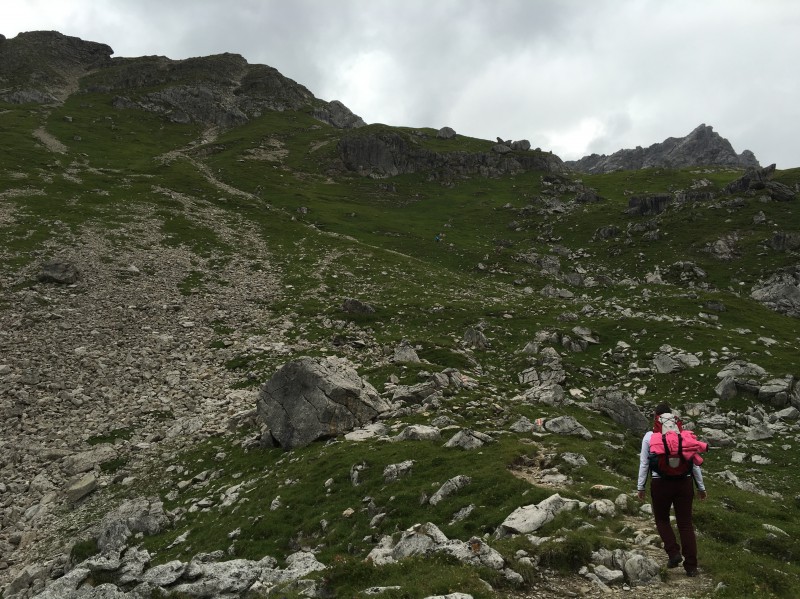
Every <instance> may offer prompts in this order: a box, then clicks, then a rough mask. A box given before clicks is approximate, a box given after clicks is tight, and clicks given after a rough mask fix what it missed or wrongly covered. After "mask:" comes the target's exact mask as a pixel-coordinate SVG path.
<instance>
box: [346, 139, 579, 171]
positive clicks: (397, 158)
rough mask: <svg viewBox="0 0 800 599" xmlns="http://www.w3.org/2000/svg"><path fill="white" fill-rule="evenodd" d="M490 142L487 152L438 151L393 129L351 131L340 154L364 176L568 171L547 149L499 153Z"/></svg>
mask: <svg viewBox="0 0 800 599" xmlns="http://www.w3.org/2000/svg"><path fill="white" fill-rule="evenodd" d="M492 147H493V146H490V145H487V148H486V150H487V151H486V152H478V153H468V152H449V153H439V152H434V151H432V150H428V149H426V148H424V147H422V146H421V145H420V144H419V143H418V142H417V141H416V140H414V139H412V138H411V137H410V136H405V135H401V134H399V133H394V132H383V133H371V134H367V135H351V136H348V137H344V138H343V139H342V140H341V141H340V142H339V154H340V157H341V159H342V162H343V163H344V166H345V168H347V169H348V170H350V171H355V172H357V173H358V174H360V175H363V176H372V177H392V176H395V175H402V174H410V173H418V172H431V173H435V174H436V175H437V176H438V177H440V178H443V179H448V178H451V177H458V176H465V175H475V174H478V175H482V176H485V177H497V176H500V175H513V174H516V173H522V172H527V171H547V172H551V173H561V172H564V171H565V168H564V163H563V162H562V161H561V159H560V158H559V157H558V156H556V155H554V154H550V153H548V152H541V151H539V152H535V151H534V152H528V151H523V150H520V151H513V150H511V148H510V147H509V146H503V147H504V148H507V149H508V152H505V153H497V152H494V151H491V150H492Z"/></svg>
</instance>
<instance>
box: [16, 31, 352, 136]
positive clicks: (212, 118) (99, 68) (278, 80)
mask: <svg viewBox="0 0 800 599" xmlns="http://www.w3.org/2000/svg"><path fill="white" fill-rule="evenodd" d="M113 52H114V51H113V50H112V49H111V48H110V47H109V46H107V45H105V44H98V43H95V42H87V41H84V40H81V39H79V38H77V37H69V36H66V35H63V34H61V33H58V32H56V31H33V32H28V33H21V34H19V35H18V36H17V37H15V38H12V39H10V40H6V41H5V42H2V44H0V100H3V101H6V102H12V103H26V102H33V103H57V102H63V101H64V100H65V99H66V98H67V97H68V96H69V95H70V94H72V93H75V92H77V91H78V89H79V88H80V89H81V91H83V92H95V93H104V94H115V97H114V100H113V105H114V106H115V107H116V108H138V109H141V110H147V111H149V112H155V113H157V114H162V115H164V116H166V117H167V118H169V119H170V120H171V121H174V122H179V123H188V122H197V123H202V124H206V125H216V126H220V127H223V128H226V127H233V126H236V125H241V124H244V123H246V122H247V121H248V120H250V119H252V118H255V117H258V116H260V115H261V114H262V112H263V111H269V110H277V111H283V110H306V109H307V110H309V111H310V112H311V113H312V115H313V116H314V117H315V118H317V119H319V120H321V121H324V122H326V123H328V124H330V125H333V126H334V127H338V128H353V127H361V126H363V125H364V124H365V123H364V121H363V120H362V119H361V118H360V117H358V116H357V115H354V114H353V113H352V112H351V111H350V110H349V109H348V108H347V107H346V106H344V105H343V104H342V103H341V102H338V101H334V102H330V103H329V102H324V101H323V100H319V99H317V98H315V97H314V95H313V94H312V93H311V92H310V91H309V90H308V89H306V88H305V87H303V86H302V85H300V84H299V83H297V82H295V81H292V80H291V79H289V78H288V77H284V76H283V75H282V74H281V73H279V72H278V71H277V69H274V68H272V67H269V66H266V65H261V64H249V63H248V62H247V61H246V60H245V59H244V58H243V57H242V56H240V55H238V54H229V53H225V54H218V55H214V56H204V57H198V58H188V59H186V60H171V59H169V58H167V57H165V56H143V57H138V58H111V55H112V54H113ZM154 88H156V89H155V90H154Z"/></svg>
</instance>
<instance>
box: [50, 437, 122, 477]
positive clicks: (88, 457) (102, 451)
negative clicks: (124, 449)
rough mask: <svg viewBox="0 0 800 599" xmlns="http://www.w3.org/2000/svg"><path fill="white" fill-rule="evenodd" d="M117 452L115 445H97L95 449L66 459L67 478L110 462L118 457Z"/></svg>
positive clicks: (64, 465)
mask: <svg viewBox="0 0 800 599" xmlns="http://www.w3.org/2000/svg"><path fill="white" fill-rule="evenodd" d="M117 455H118V454H117V450H116V449H115V448H114V446H113V445H110V444H107V443H103V444H100V445H96V446H95V447H94V449H90V450H89V451H82V452H80V453H76V454H72V455H69V456H67V457H65V458H64V460H63V462H62V468H63V469H64V473H65V474H66V475H67V476H74V475H76V474H80V473H82V472H88V471H89V470H92V469H94V468H95V467H97V466H99V465H100V464H102V463H104V462H108V461H110V460H113V459H115V458H116V457H117Z"/></svg>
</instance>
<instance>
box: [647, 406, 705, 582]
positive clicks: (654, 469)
mask: <svg viewBox="0 0 800 599" xmlns="http://www.w3.org/2000/svg"><path fill="white" fill-rule="evenodd" d="M654 416H655V418H654V421H655V425H654V430H653V431H648V432H646V433H645V434H644V438H643V439H642V451H641V453H640V455H639V480H638V484H637V486H636V489H637V495H638V497H639V501H644V498H645V484H646V483H647V475H648V474H651V483H650V497H651V499H652V506H653V517H654V518H655V522H656V529H657V530H658V534H659V536H660V537H661V540H662V541H663V542H664V550H665V551H666V552H667V557H668V561H667V567H668V568H676V567H678V566H679V565H680V564H681V562H683V568H684V569H685V570H686V575H687V576H697V540H696V538H695V534H694V524H693V523H692V502H693V501H694V486H693V484H696V485H697V491H698V495H699V497H700V500H701V501H704V500H705V499H706V497H707V496H708V494H707V493H706V488H705V485H704V484H703V473H702V471H701V470H700V466H699V465H698V463H695V461H694V459H693V458H694V455H693V454H692V453H691V450H690V449H687V445H691V444H690V443H689V444H684V445H683V447H681V445H679V446H678V447H679V451H678V452H677V453H678V457H677V458H676V457H673V458H672V461H674V462H675V464H677V462H678V461H680V460H682V463H681V466H680V467H676V468H675V469H674V470H673V469H670V470H669V474H666V471H667V467H666V466H665V467H664V468H663V469H660V468H659V467H658V465H657V464H658V456H655V455H654V454H653V453H652V448H651V440H652V441H653V443H652V444H653V445H656V441H658V444H659V445H660V446H661V447H664V446H667V445H668V443H667V438H666V435H665V436H664V437H662V436H661V433H662V432H664V433H666V432H667V430H668V429H669V430H674V431H677V433H678V435H680V434H681V428H680V421H679V420H678V419H677V418H676V417H675V416H674V415H673V414H672V409H671V408H670V406H669V404H667V403H661V404H659V405H658V406H656V410H655V415H654ZM654 432H655V433H656V434H657V435H658V437H657V438H656V439H653V434H654ZM688 437H692V438H693V435H689V436H688ZM662 439H663V442H662ZM698 443H700V445H705V444H704V443H702V442H698ZM681 450H683V451H681ZM704 450H705V449H700V450H699V451H704ZM661 451H664V450H663V449H661ZM674 455H675V454H673V456H674ZM667 456H669V453H667ZM686 456H688V458H689V459H686ZM662 459H663V456H662ZM698 462H702V460H698ZM672 507H674V508H675V520H676V521H677V523H678V534H679V536H680V544H678V541H677V539H676V538H675V532H674V531H673V530H672V526H671V524H670V521H669V514H670V509H671V508H672Z"/></svg>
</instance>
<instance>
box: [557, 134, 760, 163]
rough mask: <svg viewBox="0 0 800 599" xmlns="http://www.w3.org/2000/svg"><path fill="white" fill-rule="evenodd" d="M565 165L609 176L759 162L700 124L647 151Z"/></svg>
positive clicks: (623, 152)
mask: <svg viewBox="0 0 800 599" xmlns="http://www.w3.org/2000/svg"><path fill="white" fill-rule="evenodd" d="M566 165H567V166H568V167H570V168H573V169H575V170H576V171H580V172H582V173H610V172H613V171H625V170H636V169H641V168H653V167H666V168H685V167H690V166H727V167H732V168H749V167H756V168H758V167H759V166H760V165H759V164H758V160H756V157H755V155H754V154H753V153H752V152H751V151H750V150H745V151H744V152H742V153H741V154H736V152H735V151H734V149H733V146H731V143H730V142H729V141H728V140H727V139H725V138H724V137H721V136H720V135H719V133H716V132H715V131H714V130H713V128H712V127H710V126H708V125H705V124H702V125H700V126H698V127H697V128H696V129H695V130H694V131H692V132H691V133H689V135H687V136H686V137H668V138H667V139H665V140H664V141H663V142H661V143H655V144H653V145H651V146H650V147H648V148H642V147H641V146H637V147H636V148H635V149H632V150H631V149H627V150H619V151H618V152H614V153H613V154H611V155H610V156H607V155H605V154H602V155H600V154H591V155H589V156H584V157H583V158H581V159H580V160H571V161H567V162H566Z"/></svg>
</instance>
